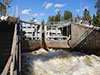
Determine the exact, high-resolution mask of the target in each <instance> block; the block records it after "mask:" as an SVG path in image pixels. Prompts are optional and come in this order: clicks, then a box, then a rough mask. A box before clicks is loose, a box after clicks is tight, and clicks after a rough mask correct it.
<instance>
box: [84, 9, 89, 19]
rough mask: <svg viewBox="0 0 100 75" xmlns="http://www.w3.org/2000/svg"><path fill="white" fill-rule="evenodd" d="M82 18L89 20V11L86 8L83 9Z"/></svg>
mask: <svg viewBox="0 0 100 75" xmlns="http://www.w3.org/2000/svg"><path fill="white" fill-rule="evenodd" d="M83 20H87V21H89V20H91V16H90V12H89V11H88V10H87V9H85V10H84V16H83Z"/></svg>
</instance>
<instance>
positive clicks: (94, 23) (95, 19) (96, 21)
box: [93, 0, 100, 26]
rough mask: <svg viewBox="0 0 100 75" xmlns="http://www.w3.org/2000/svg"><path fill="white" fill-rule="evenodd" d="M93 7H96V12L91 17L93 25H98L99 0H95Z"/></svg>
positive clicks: (99, 18) (99, 23)
mask: <svg viewBox="0 0 100 75" xmlns="http://www.w3.org/2000/svg"><path fill="white" fill-rule="evenodd" d="M95 8H96V9H97V13H96V16H94V17H93V25H96V26H100V0H98V1H97V2H96V4H95Z"/></svg>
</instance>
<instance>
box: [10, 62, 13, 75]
mask: <svg viewBox="0 0 100 75" xmlns="http://www.w3.org/2000/svg"><path fill="white" fill-rule="evenodd" d="M10 75H13V62H11V64H10Z"/></svg>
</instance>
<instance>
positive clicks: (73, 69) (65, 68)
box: [22, 49, 100, 75]
mask: <svg viewBox="0 0 100 75" xmlns="http://www.w3.org/2000/svg"><path fill="white" fill-rule="evenodd" d="M22 75H100V57H99V56H96V55H86V54H83V53H80V52H68V51H63V50H57V51H55V50H53V49H51V51H50V52H47V51H45V50H44V49H39V50H38V51H34V52H30V53H23V54H22Z"/></svg>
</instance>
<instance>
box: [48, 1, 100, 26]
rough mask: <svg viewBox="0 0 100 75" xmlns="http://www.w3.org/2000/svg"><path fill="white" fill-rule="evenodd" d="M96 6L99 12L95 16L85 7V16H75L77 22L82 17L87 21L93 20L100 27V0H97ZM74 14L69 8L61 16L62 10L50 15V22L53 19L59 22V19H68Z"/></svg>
mask: <svg viewBox="0 0 100 75" xmlns="http://www.w3.org/2000/svg"><path fill="white" fill-rule="evenodd" d="M94 7H95V8H96V9H97V13H96V15H95V14H94V15H93V18H91V16H90V11H89V10H87V9H86V8H85V9H84V13H83V17H80V16H79V15H77V16H76V17H75V22H77V21H79V20H81V19H83V20H86V21H91V20H92V24H93V25H95V26H99V27H100V0H97V2H96V4H95V6H94ZM72 16H73V15H72V12H70V11H68V10H65V11H64V15H63V16H61V11H59V12H58V13H57V15H56V16H49V17H48V22H52V21H55V22H58V21H61V20H62V21H63V20H68V19H70V18H72Z"/></svg>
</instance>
